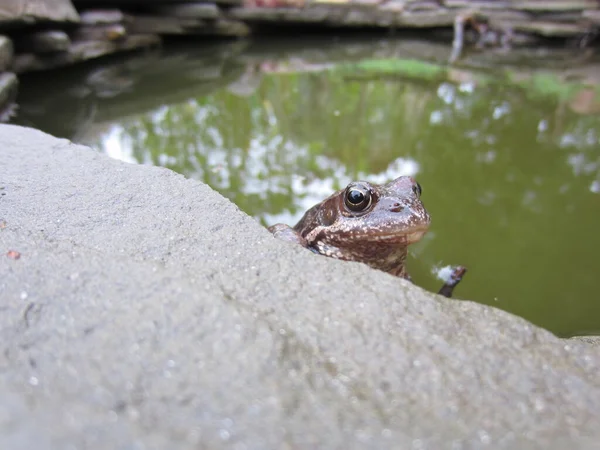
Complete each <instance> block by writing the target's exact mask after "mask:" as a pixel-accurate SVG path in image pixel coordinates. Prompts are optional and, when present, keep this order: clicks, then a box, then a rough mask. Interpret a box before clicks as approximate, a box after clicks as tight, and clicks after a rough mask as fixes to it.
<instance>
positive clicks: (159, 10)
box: [145, 3, 220, 19]
mask: <svg viewBox="0 0 600 450" xmlns="http://www.w3.org/2000/svg"><path fill="white" fill-rule="evenodd" d="M145 9H146V11H148V12H150V13H152V14H159V15H162V16H168V17H183V18H192V19H217V18H218V17H219V16H220V12H219V8H218V7H217V5H216V4H214V3H180V4H174V5H169V4H167V5H159V6H149V7H146V8H145Z"/></svg>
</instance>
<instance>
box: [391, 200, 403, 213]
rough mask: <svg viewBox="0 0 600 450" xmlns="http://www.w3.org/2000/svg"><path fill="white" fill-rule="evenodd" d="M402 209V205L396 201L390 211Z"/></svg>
mask: <svg viewBox="0 0 600 450" xmlns="http://www.w3.org/2000/svg"><path fill="white" fill-rule="evenodd" d="M402 209H403V208H402V205H401V204H400V203H398V202H394V203H392V204H391V205H390V211H392V212H400V211H402Z"/></svg>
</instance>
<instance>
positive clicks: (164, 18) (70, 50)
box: [0, 0, 600, 120]
mask: <svg viewBox="0 0 600 450" xmlns="http://www.w3.org/2000/svg"><path fill="white" fill-rule="evenodd" d="M288 25H312V26H315V25H317V26H322V27H325V28H332V27H336V28H344V27H345V28H365V27H366V28H384V29H421V30H429V31H434V30H435V31H436V32H437V31H439V30H440V29H441V30H445V31H446V38H447V39H450V40H451V39H452V30H453V29H454V46H455V51H454V53H453V54H452V55H451V56H450V60H451V61H454V60H456V59H458V58H459V57H460V54H461V51H462V49H463V47H464V45H466V44H469V43H476V44H477V45H478V46H479V47H489V46H503V47H509V46H519V45H531V44H538V43H539V42H540V41H541V40H543V39H545V38H559V39H562V40H563V41H564V40H568V41H571V42H574V43H575V44H576V45H577V46H587V45H589V44H590V42H592V41H594V40H595V39H596V36H597V31H598V27H599V26H600V3H599V2H597V1H596V0H569V1H566V0H550V1H536V0H528V1H516V0H504V1H502V0H493V1H492V0H216V1H197V2H195V1H183V0H181V1H179V0H72V1H71V0H3V1H2V4H0V34H2V35H4V37H1V38H0V74H1V75H2V78H1V80H2V83H1V84H0V120H6V117H7V114H6V113H1V111H6V110H7V109H10V108H9V106H10V103H11V102H12V101H14V94H13V93H14V92H16V78H15V77H14V75H10V73H13V74H20V73H25V72H31V71H39V70H48V69H53V68H57V67H62V66H65V65H69V64H74V63H77V62H80V61H84V60H88V59H92V58H98V57H101V56H104V55H108V54H111V53H115V52H122V51H127V50H135V49H140V48H148V47H152V46H156V45H158V44H160V42H161V39H162V37H163V36H189V37H195V38H196V39H215V38H218V37H221V38H237V37H244V36H247V35H249V34H251V33H260V32H261V31H262V30H263V29H264V27H269V28H273V27H279V28H280V30H282V31H283V32H284V33H285V32H289V30H288V29H286V28H282V26H288ZM11 41H12V42H11ZM13 48H14V55H13ZM4 72H8V73H9V74H8V75H7V74H6V73H4ZM9 102H10V103H9Z"/></svg>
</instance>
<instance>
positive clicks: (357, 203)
mask: <svg viewBox="0 0 600 450" xmlns="http://www.w3.org/2000/svg"><path fill="white" fill-rule="evenodd" d="M420 197H421V186H420V185H419V184H418V183H417V182H416V181H415V180H414V179H413V178H412V177H407V176H404V177H400V178H397V179H395V180H394V181H391V182H389V183H387V184H383V185H377V184H371V183H367V182H365V181H358V182H353V183H350V184H349V185H348V187H346V189H343V190H341V191H338V192H336V193H334V194H333V195H331V196H330V197H328V198H327V199H325V200H323V201H322V202H321V203H319V204H317V205H315V206H313V207H312V208H311V209H309V210H308V211H307V212H306V214H304V217H302V219H300V221H299V222H298V223H297V224H296V226H294V227H293V228H291V227H289V226H287V225H284V224H277V225H273V226H272V227H270V228H269V230H270V231H271V232H272V233H273V234H274V235H275V236H276V237H278V238H281V239H284V240H287V241H292V242H296V243H298V244H300V245H302V246H304V247H307V248H310V249H311V250H313V251H314V252H316V253H319V254H321V255H324V256H329V257H332V258H337V259H344V260H348V261H359V262H362V263H365V264H367V265H369V266H371V267H373V268H375V269H379V270H382V271H384V272H388V273H391V274H393V275H396V276H400V277H404V278H408V275H407V273H406V270H405V268H404V262H405V260H406V255H407V250H408V246H409V245H410V244H412V243H415V242H417V241H419V240H420V239H421V238H422V237H423V235H424V234H425V233H426V232H427V229H428V228H429V223H430V217H429V214H428V213H427V211H426V210H425V207H424V206H423V203H422V202H421V198H420Z"/></svg>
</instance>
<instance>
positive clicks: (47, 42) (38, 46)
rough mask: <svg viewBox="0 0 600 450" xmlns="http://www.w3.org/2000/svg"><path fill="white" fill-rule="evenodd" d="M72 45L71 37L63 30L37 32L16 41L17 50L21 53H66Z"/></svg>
mask: <svg viewBox="0 0 600 450" xmlns="http://www.w3.org/2000/svg"><path fill="white" fill-rule="evenodd" d="M70 45H71V39H70V38H69V35H68V34H67V33H65V32H64V31H61V30H44V31H36V32H32V33H27V34H25V35H24V36H22V37H19V38H17V39H15V49H16V50H17V52H19V53H25V52H33V53H54V52H65V51H67V50H69V46H70Z"/></svg>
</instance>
